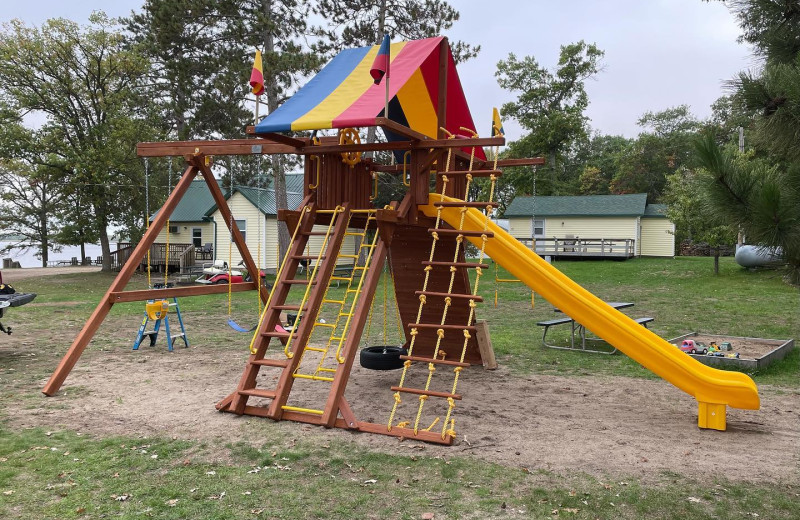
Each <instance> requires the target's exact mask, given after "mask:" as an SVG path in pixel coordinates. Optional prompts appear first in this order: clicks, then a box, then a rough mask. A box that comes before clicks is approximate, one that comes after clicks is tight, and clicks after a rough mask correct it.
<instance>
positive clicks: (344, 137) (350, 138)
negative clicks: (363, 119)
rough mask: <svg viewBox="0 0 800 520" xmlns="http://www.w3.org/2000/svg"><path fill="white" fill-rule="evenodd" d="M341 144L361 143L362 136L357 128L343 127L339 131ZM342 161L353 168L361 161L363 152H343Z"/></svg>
mask: <svg viewBox="0 0 800 520" xmlns="http://www.w3.org/2000/svg"><path fill="white" fill-rule="evenodd" d="M339 144H340V145H346V144H361V136H359V135H358V131H357V130H356V129H355V128H343V129H342V130H340V131H339ZM342 162H343V163H345V164H348V165H350V167H351V168H352V167H353V166H355V165H356V164H358V163H359V162H361V152H342Z"/></svg>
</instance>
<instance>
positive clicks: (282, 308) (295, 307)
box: [272, 305, 306, 311]
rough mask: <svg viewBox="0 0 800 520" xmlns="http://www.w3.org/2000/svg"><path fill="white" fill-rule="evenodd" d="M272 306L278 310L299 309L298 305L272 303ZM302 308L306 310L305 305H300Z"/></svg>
mask: <svg viewBox="0 0 800 520" xmlns="http://www.w3.org/2000/svg"><path fill="white" fill-rule="evenodd" d="M272 308H273V309H277V310H279V311H299V310H300V309H301V307H300V306H299V305H273V306H272ZM302 309H303V310H306V307H302Z"/></svg>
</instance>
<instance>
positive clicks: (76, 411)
mask: <svg viewBox="0 0 800 520" xmlns="http://www.w3.org/2000/svg"><path fill="white" fill-rule="evenodd" d="M129 321H131V324H130V325H133V321H132V320H129ZM20 339H23V338H20ZM239 339H241V336H239ZM239 343H241V341H240V342H239ZM195 345H196V346H193V347H192V348H190V349H182V348H176V350H175V352H173V353H168V352H166V347H165V346H164V345H163V344H162V345H158V346H156V347H154V348H150V347H143V348H142V349H141V350H139V351H137V352H132V351H131V350H130V349H129V348H124V347H123V346H122V345H120V346H119V348H116V347H115V348H113V349H112V350H108V351H99V350H91V351H88V352H87V353H86V354H85V355H84V357H83V359H81V360H80V362H79V363H78V365H77V366H76V368H75V370H74V371H73V372H72V374H71V375H70V377H69V378H68V379H67V381H66V384H65V386H64V387H63V389H62V390H61V391H60V392H59V394H58V395H57V396H56V397H53V398H45V397H43V396H41V394H39V395H38V396H36V394H37V393H38V390H39V389H40V388H41V386H39V388H30V390H29V393H30V395H29V396H27V397H28V398H29V399H26V402H28V403H31V402H32V401H31V400H30V399H33V398H35V399H39V400H38V401H37V402H36V406H28V407H20V408H18V409H16V410H14V412H13V414H12V413H9V421H10V422H11V423H12V424H14V425H16V426H19V427H29V426H42V427H46V428H59V427H63V428H69V429H73V430H77V431H81V432H85V433H93V434H97V435H109V434H118V435H134V436H163V435H166V436H176V437H178V438H184V439H197V440H222V441H246V442H252V443H254V444H260V443H261V442H263V441H265V440H266V439H268V438H270V436H273V437H275V436H278V437H281V438H283V437H287V436H288V438H292V437H294V438H297V437H300V436H303V437H306V438H308V437H310V438H312V439H317V440H319V441H325V440H327V439H341V440H345V441H349V442H354V443H357V444H359V445H363V446H366V447H368V448H369V449H371V450H375V451H378V452H385V453H395V454H412V453H413V454H420V453H423V454H427V455H431V456H435V455H441V456H448V455H450V456H454V455H463V456H468V457H477V458H480V459H483V460H486V461H491V462H497V463H500V464H504V465H508V466H516V467H525V468H528V469H530V470H535V469H540V468H541V469H547V470H555V471H582V472H587V473H589V474H592V475H596V476H598V477H603V476H611V477H612V478H613V477H615V476H618V477H624V476H631V475H632V476H636V477H639V478H642V479H644V480H648V479H650V478H654V479H655V478H659V477H661V476H662V475H663V473H664V472H668V471H669V472H677V473H679V474H682V475H686V476H689V477H693V478H696V479H700V480H707V479H710V478H716V477H725V478H729V479H733V480H744V481H762V482H780V481H785V482H797V481H798V480H800V474H799V473H798V467H799V466H798V460H800V457H799V455H800V428H798V425H800V391H797V390H790V391H786V390H785V389H777V388H771V387H769V386H761V387H760V389H759V390H760V394H761V399H762V408H761V410H737V409H729V411H728V431H726V432H718V431H710V430H700V429H698V428H697V404H696V402H695V401H694V399H693V398H692V397H690V396H688V395H686V394H684V393H683V392H681V391H680V390H678V389H677V388H675V387H673V386H672V385H670V384H669V383H667V382H665V381H662V380H644V379H632V378H623V377H594V376H587V377H561V376H549V375H530V376H528V377H518V376H515V375H513V374H511V373H510V372H509V370H508V369H507V368H504V367H501V368H500V369H499V370H497V371H494V372H489V371H485V370H483V369H482V368H471V369H469V370H466V371H465V372H464V373H463V374H462V378H461V382H460V384H459V387H458V391H459V393H461V394H463V396H464V399H463V400H462V401H458V402H457V406H456V409H455V418H456V429H457V431H458V437H457V441H456V444H455V445H454V446H451V447H442V446H435V445H430V444H423V443H419V442H416V441H408V440H406V441H402V442H401V441H399V440H398V439H396V438H393V437H387V436H381V435H370V434H364V433H353V432H348V431H344V430H340V429H332V430H326V429H323V428H321V427H311V426H308V425H301V424H297V423H292V422H280V423H275V422H273V421H271V420H268V419H259V418H255V417H248V416H243V417H239V416H236V415H233V414H228V413H219V412H217V411H216V410H215V409H214V404H215V403H216V402H217V401H218V400H220V399H221V398H223V397H225V396H226V395H227V394H229V393H230V392H232V391H233V390H235V388H236V385H237V383H238V380H239V377H240V376H241V373H242V370H243V369H244V366H245V361H246V358H247V355H246V349H238V348H237V349H228V348H225V347H208V348H204V346H203V345H202V342H201V341H197V342H196V343H195ZM9 348H10V347H9V346H8V344H7V343H6V344H5V345H4V344H0V356H3V355H4V351H5V355H9V354H10V353H9V352H8V349H9ZM20 352H21V350H20ZM12 355H13V354H12ZM39 368H40V369H42V368H43V367H39ZM52 368H54V366H53V367H48V368H47V369H48V370H52ZM267 370H268V369H266V368H265V369H264V370H262V372H265V373H266V371H267ZM272 370H273V372H272V373H275V371H277V369H272ZM438 375H439V374H437V376H438ZM267 378H268V376H265V379H264V381H266V379H267ZM398 379H399V372H397V371H391V372H375V371H369V370H364V369H361V368H360V367H358V366H357V363H356V367H354V369H353V373H352V377H351V380H350V384H349V386H348V389H347V394H346V396H347V399H348V401H349V402H350V405H351V406H352V408H353V411H354V413H355V415H356V416H357V418H358V419H359V420H367V421H374V422H378V423H385V422H386V420H387V419H388V413H389V409H390V406H391V403H392V395H391V391H390V390H389V387H390V386H391V385H396V384H397V382H398ZM261 380H262V379H261V378H260V381H261ZM44 382H45V381H44V380H42V381H41V385H43V384H44ZM304 383H308V382H304ZM261 386H264V387H267V386H268V384H263V385H261ZM295 388H296V390H297V396H298V397H297V402H296V403H294V402H292V401H290V404H298V405H303V404H306V403H305V402H304V401H305V400H307V401H309V402H316V403H317V404H320V405H321V403H322V402H323V401H324V398H325V396H326V394H325V390H326V389H327V383H319V382H313V384H303V383H301V382H298V383H296V385H295ZM319 392H322V393H319ZM65 394H66V396H65ZM312 394H313V396H314V399H313V400H312V399H311V397H312ZM294 396H295V394H293V397H294ZM413 397H414V396H411V397H405V398H404V399H406V400H407V401H416V399H414V398H413ZM440 401H442V400H440ZM411 419H412V420H413V416H412V417H411ZM423 424H424V425H425V426H427V424H428V422H427V419H426V421H423ZM439 427H441V424H439V425H438V426H437V428H439Z"/></svg>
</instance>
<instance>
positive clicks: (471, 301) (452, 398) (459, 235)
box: [387, 129, 501, 444]
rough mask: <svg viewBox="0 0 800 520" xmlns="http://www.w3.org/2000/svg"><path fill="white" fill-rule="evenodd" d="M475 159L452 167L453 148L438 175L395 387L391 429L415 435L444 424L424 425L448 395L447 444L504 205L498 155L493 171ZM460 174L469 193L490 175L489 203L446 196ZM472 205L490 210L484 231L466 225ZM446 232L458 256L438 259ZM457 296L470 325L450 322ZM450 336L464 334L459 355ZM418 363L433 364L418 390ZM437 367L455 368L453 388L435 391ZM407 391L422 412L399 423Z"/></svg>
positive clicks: (444, 435)
mask: <svg viewBox="0 0 800 520" xmlns="http://www.w3.org/2000/svg"><path fill="white" fill-rule="evenodd" d="M465 130H466V129H465ZM476 137H477V135H476ZM450 138H454V136H453V135H452V134H451V135H450ZM473 159H474V149H473V152H472V154H471V156H470V161H469V167H468V168H467V170H456V171H450V163H451V152H448V157H447V161H446V165H445V168H444V171H443V172H439V173H438V175H439V176H440V185H441V195H442V196H443V197H442V200H441V201H438V202H434V203H433V205H434V207H435V208H436V212H437V213H436V218H435V223H434V227H433V228H429V229H428V232H429V233H430V234H431V237H432V240H431V247H430V254H429V258H428V260H427V261H423V262H422V265H423V270H424V282H423V286H422V290H420V291H417V292H416V293H415V294H416V295H417V296H418V298H419V306H418V310H417V315H416V320H415V321H414V322H413V323H409V324H407V326H408V328H409V336H410V338H411V339H410V342H409V347H408V355H406V356H401V359H404V360H405V362H404V365H403V370H402V373H401V376H400V382H399V384H398V385H397V386H393V387H391V390H392V392H393V398H394V403H393V405H392V409H391V412H390V415H389V420H388V424H387V429H388V431H390V432H391V431H392V429H393V428H407V429H409V430H410V431H411V432H413V436H416V435H419V433H420V432H422V431H424V432H431V431H432V430H433V428H434V427H435V426H436V425H437V424H438V423H439V421H440V419H441V417H440V416H439V415H435V416H434V418H433V420H432V422H431V423H430V425H429V426H427V427H425V428H423V427H422V426H423V425H421V422H422V419H423V414H424V411H425V404H426V402H427V401H428V400H429V399H430V398H431V397H435V398H442V399H445V400H446V403H447V407H446V411H445V412H444V420H443V421H442V424H441V429H440V435H439V437H440V439H441V441H442V442H444V443H447V444H449V443H452V441H453V440H454V438H455V435H456V431H455V418H454V417H453V411H454V409H455V402H456V401H457V400H460V399H461V398H462V396H461V395H460V394H458V393H457V391H458V382H459V378H460V375H461V372H462V371H463V369H464V368H466V367H468V366H470V364H469V363H466V362H465V356H466V354H467V348H468V345H469V343H470V339H471V338H473V335H474V334H475V332H476V331H477V327H476V326H475V324H474V320H475V308H476V307H477V304H478V303H479V302H482V301H483V298H482V297H480V296H478V289H479V286H480V280H481V276H482V275H483V270H484V269H487V268H488V267H489V266H488V265H487V264H484V263H483V260H484V258H485V246H486V242H487V241H488V240H489V239H490V238H492V237H493V236H494V235H493V234H492V233H491V232H489V231H488V227H489V219H490V218H491V215H492V212H493V211H494V209H495V208H496V207H497V206H498V205H497V203H495V202H493V198H494V192H495V185H496V181H497V178H498V177H499V176H500V174H501V172H499V171H498V170H497V162H496V159H495V163H494V165H493V168H492V169H491V170H474V169H473ZM457 176H463V177H465V179H466V185H465V187H464V196H466V194H468V193H469V192H470V186H471V184H472V182H473V179H474V178H475V177H488V178H489V179H490V188H489V201H488V202H477V201H475V202H467V201H463V200H452V199H451V200H446V198H445V197H444V196H445V195H446V193H447V190H448V184H449V183H450V178H451V177H457ZM445 208H457V209H458V211H459V212H460V215H461V216H460V222H459V224H458V226H457V227H454V228H451V227H446V224H445V222H444V220H443V219H442V212H443V211H444V210H445ZM471 208H479V209H483V210H485V214H486V217H485V219H484V224H483V229H480V230H475V229H465V228H464V221H465V216H466V213H467V211H469V210H470V209H471ZM446 236H449V237H455V246H454V248H453V255H452V260H451V261H441V260H438V261H437V260H434V258H435V256H436V250H437V246H438V244H439V242H440V241H441V240H442V238H443V237H446ZM468 237H472V238H476V239H479V241H480V244H481V246H480V248H479V254H478V260H477V262H468V261H466V259H465V248H466V244H465V242H464V240H465V239H466V238H468ZM464 269H475V277H474V283H473V284H472V287H471V288H470V287H469V284H468V285H467V291H466V292H455V290H454V287H455V281H456V276H457V274H459V273H461V274H462V275H463V270H464ZM434 270H438V271H442V270H446V271H447V272H448V273H449V280H448V289H447V290H446V292H433V291H430V290H429V289H428V287H429V283H430V281H431V278H432V276H431V275H432V273H433V272H434ZM433 298H436V299H438V300H440V301H443V306H442V311H441V318H440V319H439V320H438V321H436V322H430V321H428V322H425V321H424V320H423V311H424V309H425V306H426V304H429V299H433ZM456 300H461V301H463V300H467V305H468V308H469V311H468V314H467V317H466V321H465V322H464V323H458V324H456V323H448V312H449V311H450V309H451V307H452V306H453V305H454V303H455V302H456ZM425 329H433V330H435V340H434V345H433V349H432V355H430V357H428V356H418V355H415V353H414V350H415V347H417V346H418V342H419V341H420V339H419V337H420V333H421V332H422V331H424V330H425ZM448 334H460V335H461V336H463V343H462V346H461V349H460V352H459V353H458V355H457V356H452V355H451V358H450V359H448V355H449V354H448V353H447V352H446V351H445V350H444V349H443V348H442V341H443V340H444V338H445V337H446V335H448ZM426 350H429V349H426ZM414 363H424V364H427V374H424V372H423V375H424V377H423V379H424V385H422V388H415V387H413V386H409V384H408V383H409V379H410V376H411V368H412V366H414ZM437 366H443V367H452V369H453V379H452V384H451V385H450V386H449V387H448V391H436V390H432V384H433V381H434V374H435V372H436V371H437ZM404 393H408V394H413V395H416V396H417V401H418V402H417V404H416V411H415V412H414V413H413V419H412V420H408V421H398V422H396V423H395V419H396V417H397V416H398V413H399V409H400V405H401V404H402V403H403V398H402V394H404ZM412 409H413V407H412ZM426 437H427V436H426Z"/></svg>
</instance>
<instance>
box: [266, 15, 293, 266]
mask: <svg viewBox="0 0 800 520" xmlns="http://www.w3.org/2000/svg"><path fill="white" fill-rule="evenodd" d="M263 2H264V3H263V4H262V6H263V8H264V16H265V18H267V19H268V20H272V18H273V14H272V0H263ZM276 23H278V22H277V21H276ZM265 26H266V27H267V28H268V27H269V24H265ZM274 52H275V38H274V35H273V34H272V33H271V32H270V30H269V29H267V30H265V31H264V54H266V56H267V60H268V62H269V61H270V60H273V61H274V59H273V58H272V56H273V54H274ZM270 66H271V67H272V66H274V65H273V64H272V63H270ZM264 90H265V91H266V94H267V110H269V113H270V114H271V113H272V112H274V111H275V110H277V109H278V85H277V83H276V82H275V76H274V75H273V74H271V73H267V74H264ZM272 174H273V175H274V176H275V209H276V214H277V210H281V209H289V208H288V201H287V198H286V175H285V172H284V171H283V161H282V160H281V156H280V155H277V154H276V155H273V156H272ZM276 222H277V221H276ZM290 238H291V237H290V236H289V229H288V228H287V227H286V226H283V225H278V249H279V250H280V256H279V258H283V256H284V255H285V254H286V250H287V249H289V240H290Z"/></svg>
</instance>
